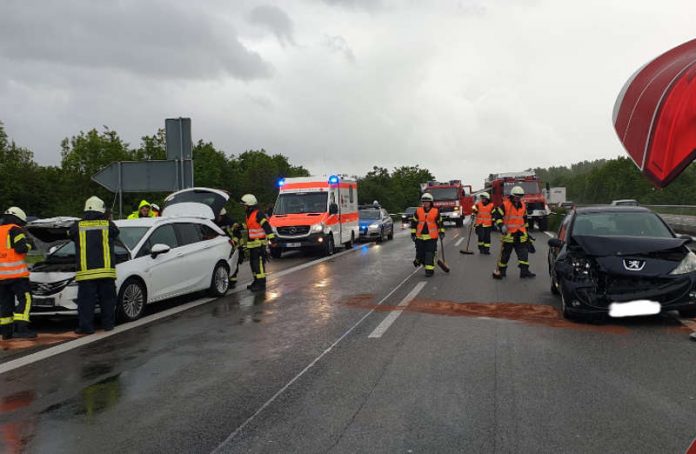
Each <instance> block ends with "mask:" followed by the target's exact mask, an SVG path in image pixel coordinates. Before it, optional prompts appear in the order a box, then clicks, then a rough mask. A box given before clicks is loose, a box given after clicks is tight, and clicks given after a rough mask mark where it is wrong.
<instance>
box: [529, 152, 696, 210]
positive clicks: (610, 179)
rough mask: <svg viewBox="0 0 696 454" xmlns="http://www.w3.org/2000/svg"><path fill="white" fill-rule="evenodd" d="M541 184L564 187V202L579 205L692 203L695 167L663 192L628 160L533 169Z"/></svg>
mask: <svg viewBox="0 0 696 454" xmlns="http://www.w3.org/2000/svg"><path fill="white" fill-rule="evenodd" d="M534 170H535V171H536V173H537V175H539V177H540V178H541V180H542V181H543V182H548V183H549V184H550V185H551V186H552V187H555V186H562V187H565V188H566V196H567V198H568V200H572V201H573V202H575V203H580V204H601V203H609V202H611V201H612V200H616V199H636V200H638V201H639V202H640V203H641V204H644V205H690V204H696V165H695V164H691V165H690V166H688V167H687V168H686V170H684V172H683V173H682V174H681V175H680V176H679V177H678V178H677V179H676V180H674V182H673V183H672V184H670V185H669V186H668V187H667V188H665V189H658V188H656V187H655V186H653V185H652V184H651V183H650V181H648V179H647V178H645V176H643V174H641V172H640V170H639V169H638V168H637V167H636V165H635V164H634V163H633V161H631V159H630V158H628V157H623V156H620V157H617V158H615V159H598V160H595V161H583V162H580V163H577V164H573V165H571V166H569V167H567V166H560V167H549V168H547V169H544V168H537V169H534Z"/></svg>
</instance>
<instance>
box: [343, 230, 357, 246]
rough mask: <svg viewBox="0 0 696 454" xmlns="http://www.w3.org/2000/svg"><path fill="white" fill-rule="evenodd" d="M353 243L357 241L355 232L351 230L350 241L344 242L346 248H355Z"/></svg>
mask: <svg viewBox="0 0 696 454" xmlns="http://www.w3.org/2000/svg"><path fill="white" fill-rule="evenodd" d="M353 243H355V232H350V241H348V242H347V243H345V244H344V246H345V247H346V250H348V249H352V248H353Z"/></svg>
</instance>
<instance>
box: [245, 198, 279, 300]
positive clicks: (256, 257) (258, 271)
mask: <svg viewBox="0 0 696 454" xmlns="http://www.w3.org/2000/svg"><path fill="white" fill-rule="evenodd" d="M242 205H244V207H245V208H246V223H245V225H244V226H245V228H246V230H247V237H248V240H247V243H246V246H245V247H246V249H247V250H248V251H249V264H250V265H251V273H252V274H253V275H254V282H252V283H251V284H250V285H249V286H247V288H248V289H249V290H251V291H252V292H261V291H264V290H266V260H267V257H266V248H267V247H268V242H269V241H273V240H274V239H275V234H274V233H273V229H272V228H271V224H270V223H269V222H268V218H267V217H266V214H265V213H264V212H263V211H262V210H261V209H259V202H258V200H256V197H255V196H254V195H253V194H245V195H243V196H242Z"/></svg>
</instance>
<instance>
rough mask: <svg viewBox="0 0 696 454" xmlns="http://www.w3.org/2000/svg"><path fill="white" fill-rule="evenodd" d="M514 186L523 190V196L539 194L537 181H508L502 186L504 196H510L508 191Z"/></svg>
mask: <svg viewBox="0 0 696 454" xmlns="http://www.w3.org/2000/svg"><path fill="white" fill-rule="evenodd" d="M515 186H519V187H521V188H522V189H524V193H525V194H539V193H540V192H541V190H539V182H538V181H509V182H506V183H505V184H504V185H503V192H504V193H505V195H510V191H512V188H514V187H515Z"/></svg>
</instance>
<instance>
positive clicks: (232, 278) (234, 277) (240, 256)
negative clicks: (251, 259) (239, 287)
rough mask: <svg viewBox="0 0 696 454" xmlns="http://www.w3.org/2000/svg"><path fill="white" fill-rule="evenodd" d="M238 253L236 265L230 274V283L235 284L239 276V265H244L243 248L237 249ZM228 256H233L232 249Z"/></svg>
mask: <svg viewBox="0 0 696 454" xmlns="http://www.w3.org/2000/svg"><path fill="white" fill-rule="evenodd" d="M238 251H239V253H238V254H237V263H236V264H235V265H234V270H233V271H232V273H230V283H231V284H236V283H237V275H238V274H239V265H241V264H242V263H244V248H241V247H240V248H238ZM230 254H234V249H233V250H232V252H230Z"/></svg>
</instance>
